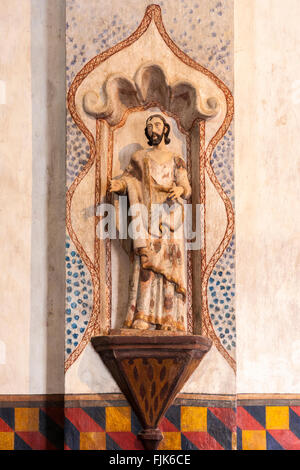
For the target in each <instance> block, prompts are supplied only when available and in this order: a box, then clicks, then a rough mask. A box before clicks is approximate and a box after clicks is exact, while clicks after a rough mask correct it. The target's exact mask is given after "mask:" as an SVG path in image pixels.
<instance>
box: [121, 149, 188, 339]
mask: <svg viewBox="0 0 300 470" xmlns="http://www.w3.org/2000/svg"><path fill="white" fill-rule="evenodd" d="M118 179H119V181H120V182H121V184H122V189H121V190H120V191H119V192H118V194H122V195H125V194H126V195H127V198H128V205H129V207H130V211H131V225H132V226H133V221H134V219H135V216H138V217H139V224H138V227H136V228H137V230H136V231H133V232H132V233H134V234H133V235H132V233H131V234H129V235H131V238H130V237H129V238H128V239H127V240H125V241H124V240H122V245H123V247H124V248H125V249H126V251H127V252H128V254H129V255H130V259H131V262H132V265H131V274H130V280H129V295H128V309H127V315H126V319H125V322H124V325H123V327H124V328H131V327H132V325H133V322H134V321H135V320H138V319H141V320H144V321H146V322H148V323H150V324H151V325H155V327H156V328H157V329H165V330H172V331H186V305H185V303H186V261H185V259H186V256H185V240H184V223H183V222H184V210H183V209H184V200H187V199H189V197H190V196H191V187H190V184H189V181H188V176H187V170H186V165H185V162H184V160H183V159H182V158H181V157H179V156H177V155H175V154H174V155H172V156H171V158H170V159H169V160H168V161H166V162H164V163H158V162H157V161H155V160H154V159H152V158H151V150H139V151H137V152H136V153H134V154H133V156H132V158H131V160H130V163H129V165H128V166H127V168H126V169H125V171H124V172H123V174H122V175H121V176H120V177H119V178H118ZM174 185H176V186H180V187H182V188H183V193H182V195H181V197H180V198H178V199H177V200H176V201H174V200H173V201H171V200H170V199H169V195H168V191H169V190H170V189H171V188H172V187H173V186H174ZM114 202H115V203H116V207H118V198H115V201H114Z"/></svg>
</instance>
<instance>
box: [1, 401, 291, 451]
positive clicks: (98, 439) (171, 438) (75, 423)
mask: <svg viewBox="0 0 300 470" xmlns="http://www.w3.org/2000/svg"><path fill="white" fill-rule="evenodd" d="M160 428H161V430H162V432H163V434H164V440H163V441H162V443H161V447H160V449H161V450H296V449H297V450H300V400H299V397H296V396H290V395H289V396H285V395H280V396H276V397H274V396H273V397H271V396H266V395H259V396H244V397H243V396H239V397H237V400H236V399H235V397H233V396H220V395H210V396H207V395H183V394H182V395H180V396H179V397H178V398H177V400H176V402H175V404H174V405H173V406H172V407H170V409H169V410H168V412H167V414H166V416H165V418H164V419H163V420H162V421H161V424H160ZM140 430H141V426H140V424H139V422H138V420H137V418H136V416H135V414H134V413H133V412H132V410H131V408H130V407H129V406H128V403H127V402H126V401H125V399H124V397H123V396H122V395H117V394H115V395H80V396H78V395H77V396H75V395H68V396H53V395H49V396H27V397H25V396H23V397H22V396H10V397H9V396H6V397H4V396H2V397H1V396H0V450H25V449H27V450H31V449H32V450H62V449H65V450H68V449H71V450H120V449H123V450H142V445H141V443H140V441H139V439H138V438H137V434H138V432H139V431H140Z"/></svg>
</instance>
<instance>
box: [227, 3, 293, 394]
mask: <svg viewBox="0 0 300 470" xmlns="http://www.w3.org/2000/svg"><path fill="white" fill-rule="evenodd" d="M299 19H300V2H299V1H298V0H286V1H285V2H282V1H280V0H237V1H236V2H235V106H236V115H235V131H236V140H235V142H236V151H235V184H236V189H235V195H236V236H237V260H236V261H237V270H236V288H237V304H236V310H237V344H238V354H237V359H238V365H237V367H238V374H237V392H239V393H284V392H285V393H287V392H288V393H299V392H300V322H299V313H300V289H299V285H300V211H299V207H300V206H299V197H300V160H299V157H300V155H299V154H300V151H299V122H300V81H299V80H300V39H299ZM297 89H298V93H297Z"/></svg>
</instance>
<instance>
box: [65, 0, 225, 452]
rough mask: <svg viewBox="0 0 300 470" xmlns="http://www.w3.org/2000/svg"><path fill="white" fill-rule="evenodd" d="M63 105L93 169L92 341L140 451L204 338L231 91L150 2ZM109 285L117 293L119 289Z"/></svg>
mask: <svg viewBox="0 0 300 470" xmlns="http://www.w3.org/2000/svg"><path fill="white" fill-rule="evenodd" d="M147 44H151V45H152V47H151V48H150V47H147ZM164 64H166V68H164V67H165V66H164ZM99 90H100V93H99ZM68 105H69V110H70V113H71V115H72V118H73V119H74V121H75V122H76V124H77V125H78V127H79V128H80V129H81V130H82V132H83V133H84V135H85V136H86V137H87V139H88V141H89V144H90V148H91V163H90V165H91V166H90V168H92V165H93V168H94V173H93V174H92V173H90V176H89V177H90V181H92V178H94V187H95V230H94V231H95V233H97V237H96V238H95V241H94V248H95V263H94V265H93V267H95V266H96V268H95V273H94V297H95V308H94V311H95V317H94V326H93V337H92V338H91V341H92V344H93V346H94V348H95V350H96V351H97V352H98V353H99V355H100V357H101V359H102V360H103V362H104V364H105V365H106V366H107V368H108V369H109V371H110V373H111V375H112V376H113V378H114V379H115V381H116V383H117V384H118V386H119V388H120V389H121V391H122V392H123V394H124V395H125V397H126V399H127V400H128V402H129V403H130V405H131V407H132V409H133V410H134V412H135V414H136V415H137V417H138V418H139V420H140V422H141V425H142V427H143V430H142V431H141V433H140V434H139V437H140V438H141V439H142V441H143V444H144V447H145V449H156V448H157V447H158V445H159V443H160V441H161V440H162V439H163V435H162V433H161V431H160V429H159V422H160V420H161V419H162V417H163V416H164V414H165V413H166V411H167V410H168V408H169V406H170V405H171V404H172V403H173V401H174V399H175V397H176V395H177V394H178V393H179V392H180V390H181V389H182V387H183V386H184V384H185V383H186V382H187V380H188V379H189V378H190V376H191V375H192V373H193V372H194V370H195V369H196V368H197V366H198V365H199V363H200V361H201V360H202V358H203V356H204V355H205V354H206V353H207V352H208V351H209V349H210V347H211V344H212V341H211V339H209V338H208V337H206V336H205V335H203V333H205V329H204V328H203V325H204V322H203V318H204V316H203V315H204V314H205V308H206V300H205V292H206V290H207V282H208V279H207V278H206V277H205V276H204V274H203V273H204V272H205V271H204V262H205V257H204V253H205V243H206V240H205V239H204V238H205V237H204V235H205V233H206V236H207V234H208V232H205V231H204V228H203V224H204V222H203V221H204V214H205V209H206V205H205V187H204V185H205V181H204V179H205V177H204V167H205V162H206V158H209V154H208V153H207V152H208V150H207V145H206V144H205V139H206V135H209V134H210V135H211V136H212V137H213V136H215V142H214V145H216V143H217V142H218V140H219V139H220V138H221V137H222V136H223V135H224V133H225V132H226V130H227V129H228V126H229V124H230V122H231V119H232V101H231V95H230V93H229V91H228V89H227V88H226V87H225V85H224V84H223V83H222V82H221V81H220V80H218V79H217V77H215V76H213V74H211V73H210V72H208V71H207V70H206V69H204V68H203V67H202V66H200V65H199V64H197V63H196V62H194V61H193V60H192V59H190V58H189V57H188V56H186V55H185V54H184V53H183V52H182V51H181V50H180V49H178V47H177V46H176V45H175V44H174V43H173V42H172V40H171V39H170V38H169V36H168V35H167V33H166V31H165V29H164V26H163V23H162V19H161V12H160V8H159V7H158V6H157V5H151V6H149V7H148V8H147V10H146V13H145V17H144V19H143V21H142V23H141V24H140V26H139V28H138V29H137V30H136V31H135V32H134V33H133V34H132V35H131V36H130V37H129V38H127V39H126V40H125V41H123V42H122V43H119V44H117V45H116V46H114V47H113V48H112V49H110V50H108V51H106V52H104V53H102V54H100V55H99V56H96V57H95V58H94V59H92V60H91V61H90V62H89V63H88V64H87V65H86V66H85V67H84V68H83V69H82V71H81V72H80V73H79V74H78V75H77V76H76V78H75V80H74V82H73V84H72V86H71V88H70V90H69V96H68ZM212 149H213V146H212V148H211V150H212ZM87 175H88V174H87ZM87 177H88V176H87ZM78 201H79V202H80V198H79V197H78ZM226 233H227V232H226ZM73 235H74V237H73V238H74V239H75V240H76V241H78V240H77V238H76V236H75V234H73ZM230 236H231V234H230V233H229V232H228V233H227V238H228V240H229V239H230ZM115 238H117V239H118V240H116V241H117V243H118V245H119V247H120V249H121V250H122V251H123V250H125V252H126V254H127V257H126V258H124V255H123V254H121V253H120V255H119V256H120V259H122V261H121V262H120V265H121V266H120V268H119V269H121V270H122V269H124V270H125V268H126V269H128V268H129V273H130V274H129V286H128V294H126V295H128V297H127V298H126V302H127V308H126V309H123V311H122V312H119V314H116V312H113V308H112V280H114V270H113V269H112V256H111V243H112V239H115ZM225 247H226V240H225V241H224V243H223V245H222V247H221V248H222V249H225ZM220 252H221V250H220ZM123 253H124V252H123ZM125 265H126V266H125ZM115 284H116V283H115ZM117 290H118V291H119V293H118V295H120V296H122V298H123V297H124V296H125V294H124V292H125V290H124V286H122V285H119V286H118V288H117ZM126 290H127V289H126ZM120 292H121V294H120ZM123 300H124V299H123ZM123 304H124V302H123ZM124 305H125V304H124Z"/></svg>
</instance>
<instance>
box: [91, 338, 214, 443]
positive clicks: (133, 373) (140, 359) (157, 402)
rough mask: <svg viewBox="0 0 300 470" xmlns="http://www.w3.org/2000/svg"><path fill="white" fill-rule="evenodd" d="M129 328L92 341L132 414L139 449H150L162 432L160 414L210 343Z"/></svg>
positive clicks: (167, 406) (187, 377) (168, 404)
mask: <svg viewBox="0 0 300 470" xmlns="http://www.w3.org/2000/svg"><path fill="white" fill-rule="evenodd" d="M117 331H120V330H117ZM127 331H129V330H127ZM130 331H134V332H135V335H132V334H131V333H130V334H117V335H113V334H111V335H109V336H96V337H94V338H92V344H93V346H94V348H95V350H96V351H97V353H98V354H99V355H100V357H101V359H102V360H103V362H104V364H105V365H106V367H107V368H108V369H109V371H110V372H111V374H112V376H113V377H114V379H115V381H116V383H117V384H118V386H119V387H120V389H121V391H122V392H123V394H124V395H125V397H126V398H127V400H128V402H129V403H130V405H131V407H132V409H133V410H134V412H135V414H136V415H137V417H138V419H139V421H140V423H141V425H142V427H143V431H142V432H141V433H140V434H139V437H140V439H141V440H142V442H143V444H144V447H145V449H146V450H155V449H157V447H158V445H159V443H160V441H161V440H162V438H163V436H162V433H161V431H160V430H159V428H158V425H159V422H160V420H161V419H162V417H163V416H164V414H165V413H166V411H167V410H168V408H169V407H170V405H171V404H172V403H173V401H174V399H175V397H176V395H177V394H178V393H179V392H180V390H181V389H182V387H183V385H184V384H185V383H186V382H187V380H188V379H189V377H190V376H191V375H192V373H193V372H194V370H195V369H196V368H197V367H198V365H199V364H200V362H201V360H202V358H203V356H204V355H205V354H206V353H207V351H209V349H210V347H211V344H212V343H211V341H210V340H209V339H208V338H205V337H203V336H198V335H187V334H179V335H177V334H174V332H161V331H156V330H155V331H152V334H151V335H150V334H149V333H150V331H149V330H146V331H142V332H141V330H130ZM145 333H146V334H145ZM153 333H154V334H153ZM161 333H163V334H161ZM166 333H167V334H166Z"/></svg>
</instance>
